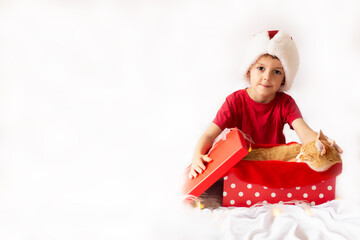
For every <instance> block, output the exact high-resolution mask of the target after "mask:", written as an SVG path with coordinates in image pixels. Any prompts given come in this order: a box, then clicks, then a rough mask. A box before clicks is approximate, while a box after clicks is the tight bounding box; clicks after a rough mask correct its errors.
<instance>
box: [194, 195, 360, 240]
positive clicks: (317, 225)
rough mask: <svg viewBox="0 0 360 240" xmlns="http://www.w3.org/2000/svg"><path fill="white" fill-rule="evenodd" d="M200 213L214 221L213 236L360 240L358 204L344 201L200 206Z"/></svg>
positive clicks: (221, 237) (359, 208) (359, 207)
mask: <svg viewBox="0 0 360 240" xmlns="http://www.w3.org/2000/svg"><path fill="white" fill-rule="evenodd" d="M201 215H204V216H208V217H209V218H211V219H212V220H213V222H215V223H216V225H217V226H218V233H217V239H274V240H275V239H276V240H278V239H309V240H310V239H314V240H318V239H339V240H340V239H360V206H358V205H354V204H351V203H349V202H347V201H345V200H334V201H331V202H328V203H325V204H322V205H318V206H312V207H310V206H309V205H307V204H299V205H297V206H295V205H283V204H276V205H264V206H259V207H252V208H220V209H216V210H214V211H211V210H208V209H204V210H201Z"/></svg>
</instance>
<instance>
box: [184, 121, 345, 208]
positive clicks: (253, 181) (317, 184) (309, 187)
mask: <svg viewBox="0 0 360 240" xmlns="http://www.w3.org/2000/svg"><path fill="white" fill-rule="evenodd" d="M290 144H292V143H290ZM246 146H247V144H246V142H245V140H244V137H243V135H242V133H241V131H239V130H238V129H236V128H234V129H231V130H230V131H229V132H228V133H227V134H226V135H225V138H224V139H221V140H219V141H218V142H217V143H215V144H214V146H213V148H212V149H211V150H210V152H209V154H208V155H209V157H210V158H212V159H213V161H212V162H211V163H209V164H208V165H207V168H206V169H205V171H204V172H203V173H202V174H200V175H198V177H197V178H194V179H191V180H190V179H188V177H187V175H188V173H189V170H190V166H189V167H188V168H187V169H186V171H185V173H186V181H185V184H184V188H183V193H184V194H185V195H186V196H187V198H186V200H187V201H188V202H190V201H193V199H194V197H199V196H200V195H201V194H202V193H203V192H204V191H206V190H207V189H208V188H209V187H210V186H212V185H213V184H214V183H215V182H216V181H217V180H219V179H220V178H222V177H224V190H223V206H225V207H240V206H241V207H243V206H245V207H248V206H252V205H254V204H256V203H278V202H281V201H282V202H284V203H291V202H294V201H306V202H309V203H311V204H321V203H324V202H326V201H329V200H333V199H335V181H336V176H337V175H339V174H340V173H341V171H342V164H341V163H337V164H335V165H333V166H332V167H331V168H330V169H329V170H327V171H325V172H316V171H314V170H312V169H311V168H310V167H309V166H308V165H307V164H306V163H299V162H283V161H276V160H273V161H245V160H244V161H241V160H242V158H244V157H245V156H246V155H247V153H248V150H247V147H246ZM273 146H277V145H255V146H252V147H253V148H260V147H261V148H264V147H273Z"/></svg>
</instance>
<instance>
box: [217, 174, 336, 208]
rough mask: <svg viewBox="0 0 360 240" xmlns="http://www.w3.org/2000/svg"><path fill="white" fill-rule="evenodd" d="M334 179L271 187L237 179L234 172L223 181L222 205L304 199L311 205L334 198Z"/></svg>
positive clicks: (238, 205)
mask: <svg viewBox="0 0 360 240" xmlns="http://www.w3.org/2000/svg"><path fill="white" fill-rule="evenodd" d="M335 180H336V177H333V178H330V179H328V180H325V181H323V182H320V183H317V184H315V185H308V186H301V185H300V184H299V185H300V186H297V187H293V188H271V187H268V186H262V185H258V184H255V183H248V182H244V181H242V180H240V179H238V178H237V177H236V176H235V175H234V174H229V175H228V176H226V181H224V193H223V196H224V197H223V206H225V207H230V206H232V207H234V206H235V207H249V206H252V205H254V204H257V203H263V204H264V203H270V204H271V203H279V202H283V203H284V204H287V203H288V202H289V201H306V202H308V203H310V204H312V205H317V204H322V203H325V202H327V201H330V200H333V199H335Z"/></svg>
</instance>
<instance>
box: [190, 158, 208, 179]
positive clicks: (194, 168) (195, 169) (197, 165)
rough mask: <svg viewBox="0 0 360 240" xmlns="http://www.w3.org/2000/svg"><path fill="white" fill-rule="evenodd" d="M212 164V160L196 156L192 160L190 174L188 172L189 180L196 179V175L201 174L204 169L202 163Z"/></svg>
mask: <svg viewBox="0 0 360 240" xmlns="http://www.w3.org/2000/svg"><path fill="white" fill-rule="evenodd" d="M209 162H212V159H211V158H209V157H208V156H207V155H200V156H196V157H194V158H193V160H192V164H191V168H190V172H189V175H188V176H189V178H190V179H192V178H196V177H197V176H198V174H201V173H203V171H204V170H205V169H206V166H205V164H204V163H209Z"/></svg>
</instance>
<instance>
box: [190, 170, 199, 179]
mask: <svg viewBox="0 0 360 240" xmlns="http://www.w3.org/2000/svg"><path fill="white" fill-rule="evenodd" d="M188 176H189V179H193V178H196V177H197V173H196V172H195V170H194V169H191V170H190V173H189V175H188Z"/></svg>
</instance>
